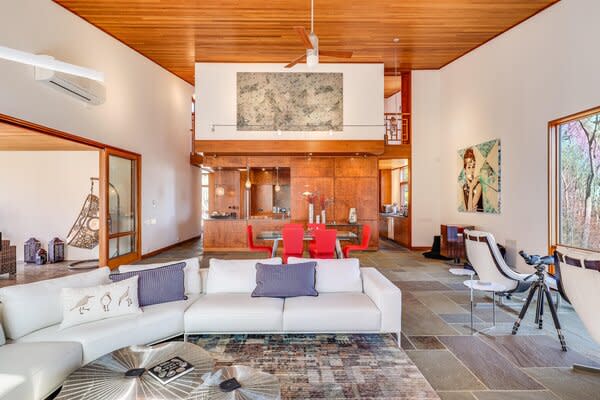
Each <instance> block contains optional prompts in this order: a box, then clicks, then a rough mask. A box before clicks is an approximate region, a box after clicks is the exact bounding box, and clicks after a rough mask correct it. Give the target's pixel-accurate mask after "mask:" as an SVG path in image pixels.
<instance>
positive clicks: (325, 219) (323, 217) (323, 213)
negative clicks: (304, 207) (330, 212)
mask: <svg viewBox="0 0 600 400" xmlns="http://www.w3.org/2000/svg"><path fill="white" fill-rule="evenodd" d="M321 223H322V224H326V223H327V213H326V212H325V210H321Z"/></svg>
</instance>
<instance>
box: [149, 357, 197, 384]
mask: <svg viewBox="0 0 600 400" xmlns="http://www.w3.org/2000/svg"><path fill="white" fill-rule="evenodd" d="M193 370H194V367H193V366H192V365H191V364H190V363H189V362H187V361H185V360H184V359H182V358H180V357H173V358H171V359H169V360H167V361H163V362H161V363H160V364H156V365H155V366H153V367H151V368H149V369H148V373H149V374H150V375H151V376H153V377H154V378H155V379H156V380H157V381H159V382H160V383H162V384H163V385H166V384H168V383H169V382H173V381H174V380H175V379H177V378H180V377H182V376H183V375H185V374H187V373H188V372H191V371H193Z"/></svg>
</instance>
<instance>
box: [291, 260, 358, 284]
mask: <svg viewBox="0 0 600 400" xmlns="http://www.w3.org/2000/svg"><path fill="white" fill-rule="evenodd" d="M307 261H315V262H316V263H317V268H316V270H317V285H316V287H315V288H316V289H317V292H319V293H338V292H357V293H359V292H362V291H363V286H362V279H361V277H360V263H359V261H358V258H343V259H333V260H330V259H310V258H297V257H290V258H288V264H298V263H302V262H307Z"/></svg>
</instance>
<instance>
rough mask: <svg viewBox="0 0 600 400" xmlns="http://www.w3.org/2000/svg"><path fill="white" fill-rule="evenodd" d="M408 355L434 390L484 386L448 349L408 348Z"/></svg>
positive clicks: (483, 387)
mask: <svg viewBox="0 0 600 400" xmlns="http://www.w3.org/2000/svg"><path fill="white" fill-rule="evenodd" d="M406 354H408V357H410V359H411V360H412V361H413V362H414V363H415V364H416V365H417V367H418V368H419V370H420V371H421V373H422V374H423V375H424V376H425V378H426V379H427V381H428V382H429V383H430V384H431V386H433V388H434V389H435V390H478V389H479V390H481V389H485V386H484V385H483V384H482V383H481V382H480V381H479V380H478V379H477V378H476V377H475V376H474V375H473V374H472V373H471V371H469V370H468V369H467V368H465V366H464V365H463V364H462V363H461V362H460V361H458V359H457V358H456V357H454V355H452V353H450V352H449V351H445V350H444V351H439V350H410V351H407V352H406Z"/></svg>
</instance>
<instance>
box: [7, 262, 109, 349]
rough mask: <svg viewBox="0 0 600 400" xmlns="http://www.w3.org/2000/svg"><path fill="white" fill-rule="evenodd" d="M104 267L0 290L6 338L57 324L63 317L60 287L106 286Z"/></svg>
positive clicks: (16, 337)
mask: <svg viewBox="0 0 600 400" xmlns="http://www.w3.org/2000/svg"><path fill="white" fill-rule="evenodd" d="M109 271H110V270H109V269H108V267H104V268H99V269H95V270H93V271H90V272H84V273H80V274H74V275H69V276H64V277H62V278H56V279H49V280H45V281H40V282H34V283H27V284H24V285H15V286H8V287H5V288H2V289H0V302H1V303H3V309H2V319H3V321H2V322H3V324H4V329H5V334H6V337H7V338H9V339H18V338H19V337H21V336H24V335H27V334H28V333H31V332H33V331H36V330H38V329H42V328H45V327H47V326H50V325H54V324H58V323H60V322H61V321H62V318H63V308H62V301H61V298H60V292H61V290H62V288H78V287H89V286H96V285H102V284H105V283H110V280H109V279H108V274H109Z"/></svg>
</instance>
